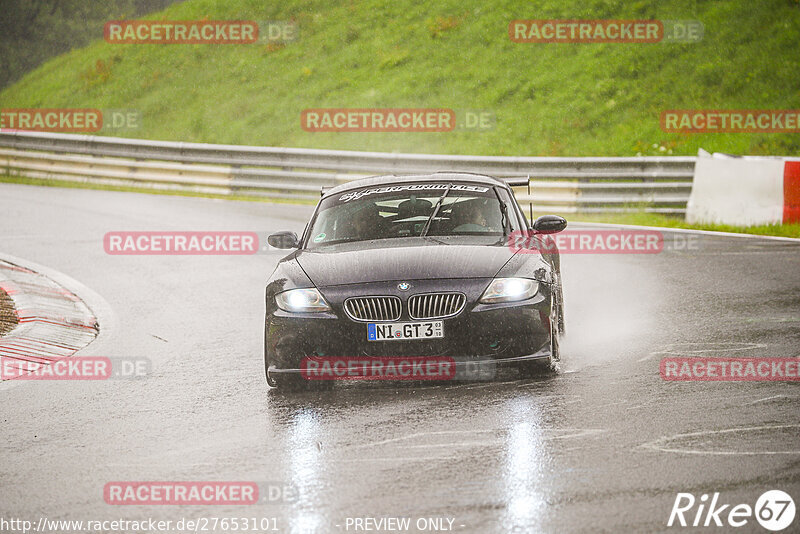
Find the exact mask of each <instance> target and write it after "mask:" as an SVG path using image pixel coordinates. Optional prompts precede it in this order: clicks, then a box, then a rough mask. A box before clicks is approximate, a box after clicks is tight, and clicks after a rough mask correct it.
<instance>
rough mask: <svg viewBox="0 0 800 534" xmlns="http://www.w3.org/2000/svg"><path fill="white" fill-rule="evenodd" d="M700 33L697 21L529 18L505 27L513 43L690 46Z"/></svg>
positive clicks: (515, 21)
mask: <svg viewBox="0 0 800 534" xmlns="http://www.w3.org/2000/svg"><path fill="white" fill-rule="evenodd" d="M704 33H705V28H704V26H703V23H702V22H700V21H699V20H617V19H600V20H598V19H532V20H512V21H511V22H510V23H509V25H508V36H509V38H510V39H511V40H512V41H513V42H515V43H660V42H672V43H692V42H697V41H701V40H702V39H703V35H704Z"/></svg>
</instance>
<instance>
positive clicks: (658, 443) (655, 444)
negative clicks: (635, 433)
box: [637, 424, 800, 456]
mask: <svg viewBox="0 0 800 534" xmlns="http://www.w3.org/2000/svg"><path fill="white" fill-rule="evenodd" d="M781 428H800V424H788V425H765V426H750V427H738V428H728V429H725V430H703V431H700V432H688V433H686V434H675V435H674V436H667V437H664V438H659V439H657V440H655V441H651V442H649V443H644V444H642V445H639V446H638V447H637V448H644V449H652V450H655V451H658V452H675V453H679V454H700V455H712V456H737V455H740V456H758V455H779V454H800V450H793V451H756V452H750V451H698V450H692V449H675V448H669V447H666V446H665V445H664V444H665V443H666V442H669V441H674V440H677V439H681V438H692V437H698V436H711V435H715V434H730V433H733V432H747V431H751V430H774V429H781Z"/></svg>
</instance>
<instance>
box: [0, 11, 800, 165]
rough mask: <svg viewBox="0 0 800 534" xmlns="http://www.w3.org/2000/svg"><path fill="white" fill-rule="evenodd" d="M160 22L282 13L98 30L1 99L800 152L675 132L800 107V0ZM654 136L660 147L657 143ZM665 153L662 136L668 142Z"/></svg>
mask: <svg viewBox="0 0 800 534" xmlns="http://www.w3.org/2000/svg"><path fill="white" fill-rule="evenodd" d="M149 18H155V19H169V20H188V19H198V18H208V19H212V20H220V19H239V20H241V19H248V20H259V21H262V20H285V19H293V20H295V21H296V22H297V24H298V25H299V28H300V33H299V39H298V40H297V41H295V42H290V43H288V44H286V45H285V46H275V45H264V44H258V45H115V44H108V43H105V42H103V41H96V42H94V43H92V44H91V45H89V46H87V47H86V48H82V49H80V50H73V51H71V52H69V53H67V54H65V55H63V56H59V57H57V58H55V59H52V60H50V61H48V62H47V63H45V64H44V65H42V66H41V67H40V68H38V69H37V70H35V71H34V72H31V73H30V74H28V75H27V76H25V77H24V78H23V79H22V80H20V81H19V82H17V83H16V84H14V85H12V86H11V87H8V88H6V89H5V90H3V91H2V92H0V106H2V107H4V108H10V107H94V108H100V109H108V108H128V109H136V110H138V111H140V112H141V113H142V117H143V125H142V127H141V128H140V129H139V130H136V131H132V132H129V133H126V134H125V135H128V136H130V137H142V138H151V139H165V140H183V141H198V142H213V143H233V144H252V145H275V146H294V147H316V148H339V149H352V150H380V151H402V152H428V153H456V154H488V155H532V156H535V155H554V156H580V155H620V156H631V155H635V154H637V153H643V154H662V153H672V154H675V155H678V154H692V155H693V154H696V153H697V149H698V148H700V147H702V148H705V149H706V150H709V151H722V152H729V153H739V154H795V155H796V154H798V153H800V134H770V133H761V134H745V133H736V134H675V133H664V132H663V131H661V128H660V124H659V114H660V113H661V111H662V110H665V109H682V108H711V109H725V108H730V109H735V108H743V109H798V108H800V84H798V80H799V79H800V77H798V63H799V61H798V58H800V4H799V3H798V1H797V0H761V1H759V2H740V1H733V0H731V1H716V2H713V1H701V0H696V1H690V0H683V1H681V0H678V1H670V2H665V1H662V0H638V1H626V0H542V1H540V2H535V3H531V2H529V1H527V0H525V1H511V0H499V1H497V2H493V3H491V4H487V3H486V2H483V1H479V0H443V1H440V2H436V3H435V4H429V3H417V2H413V1H412V0H394V1H392V2H386V1H376V0H360V1H359V0H352V1H344V2H323V1H318V0H284V1H283V2H274V3H270V4H268V5H265V4H264V3H263V2H260V1H258V0H228V1H226V2H214V1H210V0H188V1H186V2H184V3H180V4H175V5H172V6H171V7H169V8H167V9H166V10H164V11H161V12H159V13H156V14H153V15H151V16H150V17H149ZM545 18H572V19H601V18H615V19H663V20H686V19H693V20H700V21H701V22H702V23H703V24H704V26H705V33H704V38H703V40H702V41H700V42H697V43H685V44H678V43H655V44H621V43H608V44H517V43H513V42H511V40H510V39H509V37H508V33H507V29H508V23H509V22H510V21H511V20H513V19H545ZM320 107H359V108H367V107H444V108H452V109H455V110H457V111H458V110H465V109H474V110H485V111H489V112H491V113H493V114H494V116H495V118H496V122H495V124H494V127H493V128H491V129H487V130H479V131H471V130H459V131H453V132H444V133H310V132H305V131H303V129H302V128H301V126H300V113H301V111H302V110H304V109H306V108H320ZM653 145H655V147H654V146H653ZM661 147H664V148H663V150H662V149H661Z"/></svg>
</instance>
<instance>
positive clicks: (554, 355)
mask: <svg viewBox="0 0 800 534" xmlns="http://www.w3.org/2000/svg"><path fill="white" fill-rule="evenodd" d="M559 304H560V303H559V298H558V297H557V296H554V298H553V305H552V307H551V309H550V356H549V357H547V358H540V359H538V360H530V361H527V362H522V363H521V364H520V366H519V373H520V376H521V377H522V378H534V377H537V376H543V375H549V374H553V373H555V372H556V371H557V370H558V362H560V361H561V348H560V344H559V338H560V337H561V328H562V327H561V324H562V322H563V317H564V315H563V314H562V313H561V306H560V305H559Z"/></svg>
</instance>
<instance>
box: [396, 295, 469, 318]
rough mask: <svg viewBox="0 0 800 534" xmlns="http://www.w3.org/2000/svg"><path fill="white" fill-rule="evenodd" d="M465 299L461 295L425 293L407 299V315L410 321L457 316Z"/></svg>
mask: <svg viewBox="0 0 800 534" xmlns="http://www.w3.org/2000/svg"><path fill="white" fill-rule="evenodd" d="M466 302H467V297H465V296H464V295H463V294H462V293H426V294H423V295H414V296H412V297H411V298H410V299H408V315H409V316H410V317H411V318H412V319H441V318H443V317H451V316H453V315H457V314H458V313H459V312H461V310H462V309H463V308H464V304H466Z"/></svg>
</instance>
